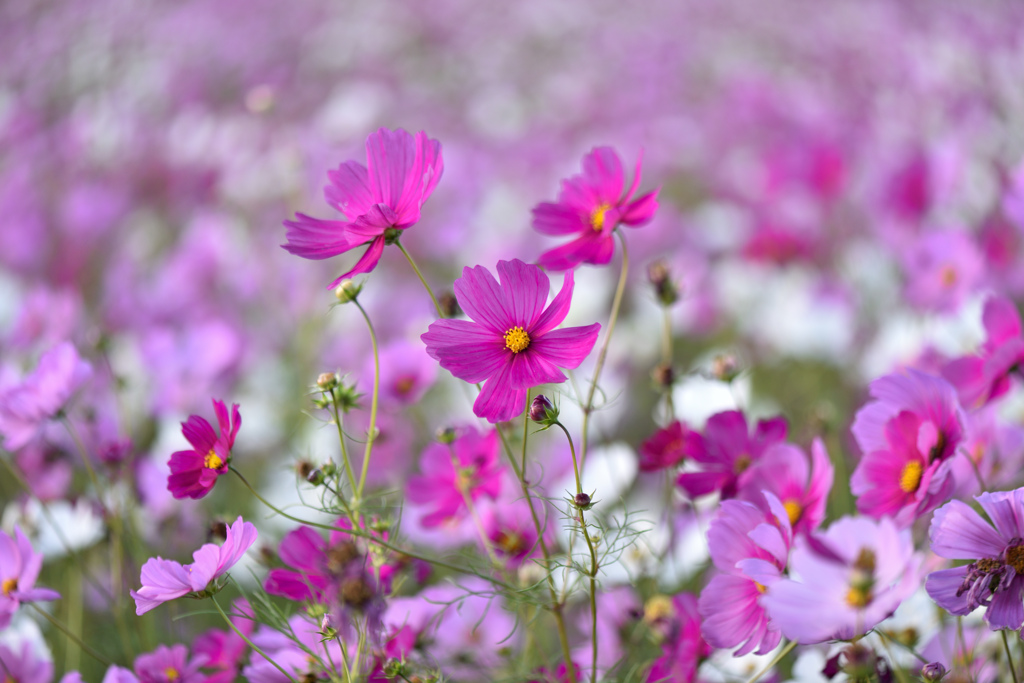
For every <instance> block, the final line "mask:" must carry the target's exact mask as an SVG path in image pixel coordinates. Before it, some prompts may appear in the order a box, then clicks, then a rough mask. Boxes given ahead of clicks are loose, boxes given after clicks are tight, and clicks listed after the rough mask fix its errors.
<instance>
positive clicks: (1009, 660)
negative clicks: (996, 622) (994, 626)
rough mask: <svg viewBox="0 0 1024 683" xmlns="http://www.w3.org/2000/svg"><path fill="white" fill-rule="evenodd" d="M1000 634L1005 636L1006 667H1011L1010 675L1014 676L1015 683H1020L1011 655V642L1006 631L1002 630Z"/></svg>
mask: <svg viewBox="0 0 1024 683" xmlns="http://www.w3.org/2000/svg"><path fill="white" fill-rule="evenodd" d="M999 633H1000V635H1002V636H1003V649H1004V650H1006V666H1008V667H1010V675H1011V676H1013V683H1018V681H1017V669H1015V668H1014V667H1013V655H1011V654H1010V642H1009V641H1008V640H1007V639H1006V629H1005V628H1004V629H1000V631H999Z"/></svg>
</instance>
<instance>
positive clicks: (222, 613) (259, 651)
mask: <svg viewBox="0 0 1024 683" xmlns="http://www.w3.org/2000/svg"><path fill="white" fill-rule="evenodd" d="M210 600H212V601H213V606H214V607H216V608H217V611H218V612H220V615H221V616H222V617H224V621H225V622H227V625H228V626H230V627H231V630H232V631H234V632H235V633H237V634H238V637H239V638H241V639H242V640H244V641H245V644H246V645H248V646H249V647H251V648H252V650H253V652H255V653H256V654H258V655H260V656H261V657H263V659H265V660H267V661H268V662H270V663H271V664H273V665H274V668H275V669H277V670H278V671H280V672H281V673H282V674H284V676H285V677H286V678H287V679H288V680H289V681H291V682H292V683H297V681H296V680H295V678H294V677H292V675H291V674H289V673H288V672H287V671H285V670H284V669H282V668H281V665H280V664H278V663H277V662H275V661H274V660H273V659H271V658H270V656H269V655H268V654H267V653H266V652H264V651H263V650H261V649H259V648H258V647H256V645H255V644H254V643H253V642H252V641H251V640H249V637H248V636H247V635H245V634H244V633H242V631H241V630H239V628H238V627H237V626H235V622H233V621H231V619H229V618H228V615H227V614H225V613H224V609H223V608H222V607H221V606H220V603H219V602H217V598H216V597H214V596H212V595H211V596H210Z"/></svg>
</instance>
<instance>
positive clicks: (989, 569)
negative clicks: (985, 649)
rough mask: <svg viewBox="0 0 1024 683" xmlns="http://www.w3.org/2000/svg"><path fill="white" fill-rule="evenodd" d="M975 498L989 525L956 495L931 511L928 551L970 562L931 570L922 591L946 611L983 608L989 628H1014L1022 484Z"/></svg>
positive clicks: (1020, 601)
mask: <svg viewBox="0 0 1024 683" xmlns="http://www.w3.org/2000/svg"><path fill="white" fill-rule="evenodd" d="M974 499H975V500H976V501H978V504H979V505H981V508H982V509H983V510H984V511H985V514H987V515H988V517H989V519H991V520H992V524H989V523H988V522H986V521H984V520H983V519H982V518H981V516H980V515H979V514H978V513H977V512H975V511H974V509H973V508H971V507H970V506H969V505H967V504H966V503H964V502H962V501H959V500H952V501H950V502H949V503H947V504H946V505H943V506H942V507H941V508H939V509H938V510H937V511H936V512H935V516H934V517H933V518H932V525H931V527H930V529H929V530H928V534H929V537H930V538H931V544H932V552H934V553H935V554H936V555H939V556H940V557H945V558H948V559H951V560H972V562H971V563H970V564H967V565H964V566H961V567H954V568H952V569H940V570H939V571H936V572H932V573H931V574H929V575H928V578H927V579H926V580H925V590H927V591H928V595H930V596H931V597H932V600H934V601H935V602H937V603H938V604H939V606H941V607H944V608H946V609H947V610H949V612H950V613H951V614H956V615H958V616H963V615H966V614H970V613H971V612H973V611H974V610H975V609H977V608H978V607H987V608H988V609H987V610H986V612H985V621H987V622H988V624H989V626H990V627H991V628H992V630H996V629H1000V628H1009V629H1014V630H1017V629H1019V628H1020V627H1021V625H1022V624H1024V520H1022V519H1021V510H1024V488H1019V489H1016V490H1014V491H997V492H994V493H982V494H981V495H978V496H975V497H974ZM993 525H994V528H993Z"/></svg>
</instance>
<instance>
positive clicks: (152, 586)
mask: <svg viewBox="0 0 1024 683" xmlns="http://www.w3.org/2000/svg"><path fill="white" fill-rule="evenodd" d="M256 536H257V533H256V527H255V526H253V525H252V524H250V523H249V522H243V521H242V518H241V517H239V518H238V519H236V520H235V522H234V524H232V525H231V526H229V527H228V529H227V538H226V539H225V541H224V545H221V546H218V545H215V544H213V543H207V544H206V545H204V546H203V547H202V548H200V549H199V550H197V551H195V552H194V553H193V554H192V559H193V562H192V564H187V565H185V566H182V565H180V564H178V563H177V562H175V561H173V560H165V559H163V558H162V557H151V558H149V559H148V560H146V564H144V565H142V576H141V578H140V581H141V583H142V587H141V588H140V589H139V590H137V591H131V596H132V597H133V598H135V613H136V614H138V615H142V614H145V613H146V612H148V611H150V610H151V609H153V608H154V607H156V606H157V605H159V604H161V603H164V602H167V601H168V600H174V599H175V598H180V597H181V596H183V595H186V594H188V593H202V592H203V591H205V590H207V588H209V587H210V584H211V583H213V581H214V580H215V579H217V578H219V577H221V576H223V575H224V573H225V572H227V570H229V569H231V568H232V567H234V566H235V564H237V563H238V561H239V560H240V559H242V555H244V554H245V551H246V550H248V549H249V547H250V546H251V545H252V544H253V543H255V542H256Z"/></svg>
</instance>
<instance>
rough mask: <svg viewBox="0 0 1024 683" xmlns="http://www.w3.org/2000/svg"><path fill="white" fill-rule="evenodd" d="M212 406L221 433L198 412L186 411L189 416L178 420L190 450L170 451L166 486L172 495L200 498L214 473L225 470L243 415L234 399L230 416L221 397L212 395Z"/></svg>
mask: <svg viewBox="0 0 1024 683" xmlns="http://www.w3.org/2000/svg"><path fill="white" fill-rule="evenodd" d="M213 410H214V412H215V413H217V425H218V427H219V428H220V434H217V433H216V432H214V431H213V427H212V426H211V425H210V423H209V422H207V421H206V420H205V419H204V418H202V417H199V416H198V415H189V417H188V420H186V421H185V422H182V423H181V432H182V434H184V435H185V438H186V439H188V442H189V443H190V444H192V450H190V451H177V452H175V453H172V454H171V459H170V460H169V461H168V463H167V465H168V466H169V467H170V468H171V474H170V476H169V477H167V490H168V491H170V492H171V494H172V495H173V496H174V497H175V498H192V499H198V498H202V497H203V496H205V495H206V494H208V493H209V492H210V491H211V490H212V489H213V485H214V484H216V483H217V477H219V476H220V475H222V474H226V473H227V471H228V463H229V462H231V448H232V447H233V446H234V445H235V435H237V434H238V428H239V427H241V426H242V416H241V415H240V414H239V412H238V404H237V403H235V404H232V406H231V417H230V418H229V417H228V409H227V406H225V405H224V402H223V401H218V400H217V399H213Z"/></svg>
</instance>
